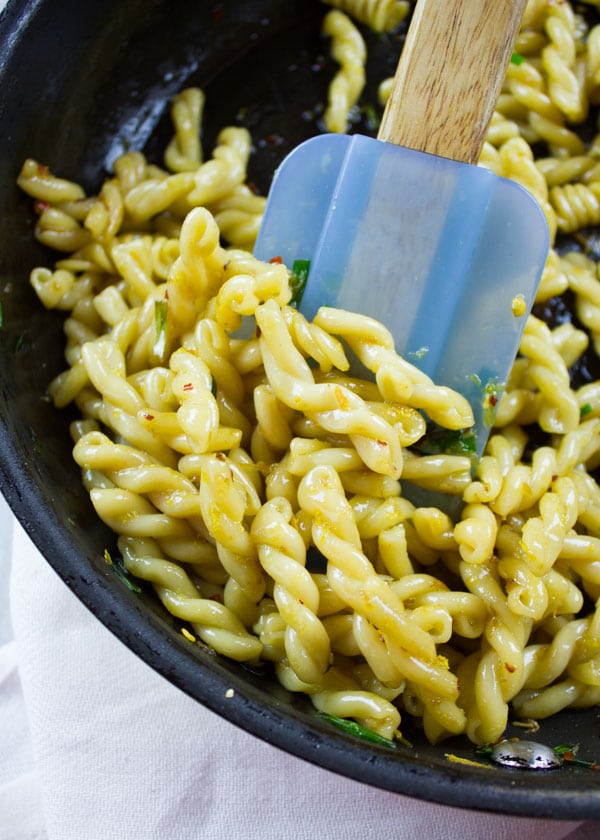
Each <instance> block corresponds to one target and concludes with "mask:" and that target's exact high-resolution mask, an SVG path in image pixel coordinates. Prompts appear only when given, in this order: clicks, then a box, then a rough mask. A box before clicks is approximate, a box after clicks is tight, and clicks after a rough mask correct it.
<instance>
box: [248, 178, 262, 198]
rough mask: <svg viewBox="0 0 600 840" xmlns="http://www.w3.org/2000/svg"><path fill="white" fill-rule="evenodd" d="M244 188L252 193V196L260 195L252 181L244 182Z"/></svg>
mask: <svg viewBox="0 0 600 840" xmlns="http://www.w3.org/2000/svg"><path fill="white" fill-rule="evenodd" d="M246 186H247V187H248V189H249V190H250V192H251V193H254V195H260V190H259V188H258V186H257V184H255V183H254V181H246Z"/></svg>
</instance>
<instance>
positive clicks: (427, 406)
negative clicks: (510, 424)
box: [314, 307, 473, 429]
mask: <svg viewBox="0 0 600 840" xmlns="http://www.w3.org/2000/svg"><path fill="white" fill-rule="evenodd" d="M314 323H315V324H317V325H318V326H320V327H322V328H323V329H324V330H325V331H326V332H329V333H332V334H334V335H340V336H342V337H343V338H344V339H345V341H347V342H348V344H349V346H350V347H351V349H352V351H353V352H354V353H355V354H356V356H357V357H358V359H359V360H360V361H361V362H362V363H363V364H364V365H365V367H366V368H367V369H368V370H370V371H372V372H373V373H374V374H375V378H376V380H377V385H378V386H379V390H380V391H381V394H382V396H383V398H384V399H385V400H388V401H389V402H394V403H395V402H399V403H405V404H408V405H410V406H412V407H414V408H419V409H423V410H424V411H426V412H427V414H428V415H429V416H430V417H431V419H432V420H433V421H435V422H436V423H438V424H439V425H440V426H444V427H446V428H449V429H465V428H468V427H469V426H472V425H473V413H472V411H471V407H470V405H469V404H468V402H467V400H465V399H464V397H462V396H461V395H460V394H458V393H457V392H456V391H452V390H451V389H450V388H445V387H443V386H440V385H434V383H433V382H432V380H431V379H430V378H429V377H428V376H426V375H425V374H424V373H421V371H419V370H418V369H417V368H416V367H414V365H411V364H409V362H407V361H406V360H405V359H402V358H401V357H400V356H398V354H397V353H396V352H395V350H394V340H393V338H392V336H391V334H390V333H389V331H388V330H387V329H386V328H385V327H384V326H383V325H382V324H380V323H378V322H377V321H375V320H373V319H372V318H367V317H365V316H361V315H355V314H353V313H351V312H345V311H344V310H341V309H334V308H333V307H322V308H321V309H319V311H318V312H317V314H316V316H315V318H314Z"/></svg>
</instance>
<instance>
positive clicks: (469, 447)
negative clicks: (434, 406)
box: [412, 424, 477, 458]
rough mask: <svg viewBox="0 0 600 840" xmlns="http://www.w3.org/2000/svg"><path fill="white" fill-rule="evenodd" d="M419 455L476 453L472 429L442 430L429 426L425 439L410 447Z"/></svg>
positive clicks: (468, 455) (469, 455)
mask: <svg viewBox="0 0 600 840" xmlns="http://www.w3.org/2000/svg"><path fill="white" fill-rule="evenodd" d="M412 449H413V451H415V452H418V453H419V454H420V455H466V456H467V457H469V458H470V457H472V456H474V455H475V453H476V452H477V440H476V438H475V432H474V431H473V430H472V429H456V430H455V429H443V428H442V427H441V426H434V425H432V424H431V425H429V426H428V427H427V432H426V434H425V437H424V438H423V439H422V440H420V441H419V443H418V445H416V446H413V447H412Z"/></svg>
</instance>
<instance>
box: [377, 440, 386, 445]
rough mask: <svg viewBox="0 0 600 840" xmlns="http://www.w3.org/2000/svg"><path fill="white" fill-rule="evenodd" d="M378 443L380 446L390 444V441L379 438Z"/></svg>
mask: <svg viewBox="0 0 600 840" xmlns="http://www.w3.org/2000/svg"><path fill="white" fill-rule="evenodd" d="M377 445H378V446H388V442H387V440H378V441H377Z"/></svg>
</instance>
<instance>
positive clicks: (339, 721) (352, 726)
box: [319, 712, 396, 749]
mask: <svg viewBox="0 0 600 840" xmlns="http://www.w3.org/2000/svg"><path fill="white" fill-rule="evenodd" d="M319 716H320V717H322V718H323V720H326V721H327V723H331V724H333V726H337V727H338V729H341V730H342V731H343V732H346V733H347V734H348V735H354V736H355V737H356V738H360V739H361V740H362V741H368V742H369V743H370V744H377V745H378V746H380V747H391V748H392V749H396V744H395V743H394V742H393V741H390V739H389V738H384V737H383V735H378V734H377V733H376V732H373V731H372V730H370V729H367V728H366V727H364V726H361V725H360V724H359V723H356V721H354V720H347V719H346V718H340V717H335V716H334V715H328V714H326V713H325V712H319Z"/></svg>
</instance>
